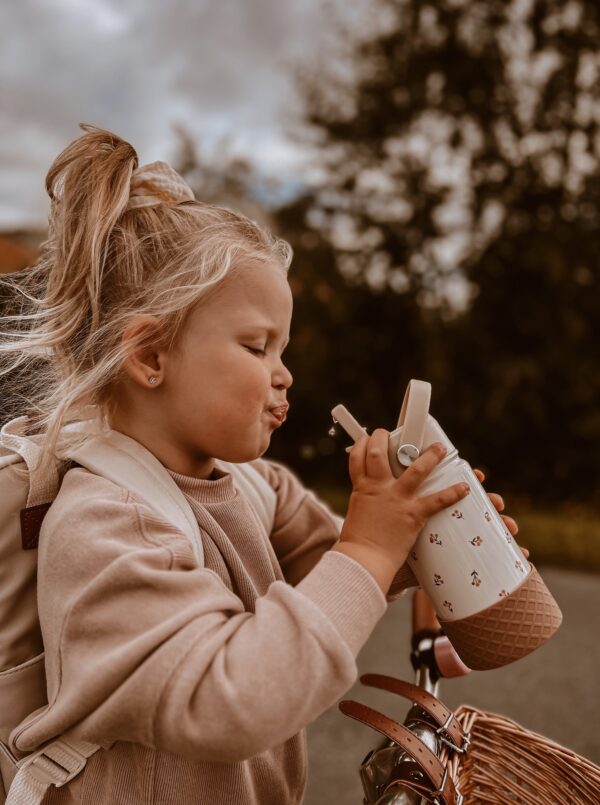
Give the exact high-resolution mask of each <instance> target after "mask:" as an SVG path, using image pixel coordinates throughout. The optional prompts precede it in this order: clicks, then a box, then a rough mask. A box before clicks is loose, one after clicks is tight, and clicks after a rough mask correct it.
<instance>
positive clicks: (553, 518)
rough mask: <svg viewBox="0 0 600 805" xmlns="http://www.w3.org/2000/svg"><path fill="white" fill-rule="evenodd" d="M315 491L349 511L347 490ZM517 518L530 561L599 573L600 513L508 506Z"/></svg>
mask: <svg viewBox="0 0 600 805" xmlns="http://www.w3.org/2000/svg"><path fill="white" fill-rule="evenodd" d="M314 491H315V493H316V494H317V495H318V496H319V497H320V498H321V499H322V500H324V501H325V502H326V503H327V504H328V505H329V506H330V507H331V508H332V509H333V510H334V511H335V512H336V513H337V514H340V515H342V517H343V516H344V515H345V513H346V507H347V505H348V492H346V490H345V489H339V488H335V487H314ZM507 513H508V514H509V515H510V516H511V517H512V518H513V519H515V520H516V521H517V525H518V526H519V533H518V534H517V541H518V543H519V545H522V546H523V547H524V548H528V549H529V552H530V556H531V561H532V562H533V563H534V564H535V565H536V567H540V566H542V565H546V566H548V565H550V566H553V567H561V568H570V569H573V570H584V571H588V572H589V573H600V514H599V513H597V512H595V511H593V510H589V511H588V510H585V509H582V508H576V509H574V510H573V511H572V512H565V511H560V510H557V511H551V510H541V509H529V510H527V511H521V512H519V511H515V510H513V509H510V510H508V509H507Z"/></svg>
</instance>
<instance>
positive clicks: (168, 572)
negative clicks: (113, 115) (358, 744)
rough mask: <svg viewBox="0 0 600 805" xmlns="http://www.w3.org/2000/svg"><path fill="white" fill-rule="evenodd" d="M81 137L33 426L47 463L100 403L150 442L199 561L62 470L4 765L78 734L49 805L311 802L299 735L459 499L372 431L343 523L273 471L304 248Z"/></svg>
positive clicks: (159, 527)
mask: <svg viewBox="0 0 600 805" xmlns="http://www.w3.org/2000/svg"><path fill="white" fill-rule="evenodd" d="M82 128H83V129H84V131H85V132H86V133H85V134H84V135H83V136H81V137H80V138H79V139H77V140H75V141H74V142H73V143H72V144H71V145H69V146H68V147H67V148H66V149H65V150H64V151H63V152H62V153H61V154H60V155H59V156H58V158H57V159H56V160H55V162H54V164H53V165H52V167H51V168H50V171H49V173H48V176H47V182H46V186H47V189H48V192H49V195H50V197H51V199H52V211H51V216H50V234H49V239H48V241H47V242H46V243H45V244H44V249H43V253H42V257H41V259H40V261H39V263H38V265H37V266H36V267H35V268H34V269H32V271H31V272H30V273H31V276H32V277H34V278H37V279H35V282H34V281H33V280H32V282H31V286H32V288H33V287H36V288H38V290H39V289H41V291H42V293H41V297H40V300H38V302H36V303H35V304H36V305H37V306H39V308H40V310H39V311H38V312H37V313H35V314H34V316H33V319H31V320H32V321H33V322H34V326H32V327H31V333H30V334H29V338H28V340H25V341H23V338H21V339H20V340H19V341H15V344H14V346H13V351H15V352H16V351H18V350H20V353H19V354H21V355H22V356H23V360H25V358H26V357H27V358H30V357H31V356H35V355H38V356H39V355H40V354H42V355H44V356H45V367H46V368H45V371H44V372H42V370H43V366H39V367H38V369H37V371H38V372H42V374H39V375H38V377H39V393H38V395H37V398H36V399H35V407H34V410H32V412H31V420H32V424H33V427H34V428H37V429H39V430H43V431H44V432H45V433H46V435H47V445H48V449H49V450H50V451H51V450H53V449H54V447H55V446H56V440H57V438H58V436H59V434H60V429H61V427H62V425H63V424H64V423H66V422H68V421H71V420H73V419H76V418H77V416H78V413H79V412H80V411H81V410H82V409H83V407H84V406H89V405H90V404H92V406H95V410H96V411H97V416H98V421H99V422H101V423H103V426H104V427H110V428H112V429H114V430H116V431H119V432H121V433H122V434H125V435H126V436H128V437H129V438H131V439H134V440H135V441H137V442H138V443H139V444H141V445H143V447H145V448H146V449H147V450H149V451H150V452H151V453H152V454H153V455H154V456H155V457H156V458H157V459H158V460H159V461H160V462H161V463H162V465H163V466H164V467H165V468H166V470H167V471H168V472H169V474H170V475H171V477H172V478H173V479H174V481H175V482H176V483H177V485H178V486H179V487H180V489H181V490H182V492H183V493H184V494H185V496H186V498H187V500H188V501H189V503H190V506H191V507H192V509H193V511H194V513H195V515H196V517H197V519H198V522H199V524H200V525H201V533H202V540H203V548H204V564H203V566H198V563H197V562H196V560H195V558H194V555H193V554H192V550H191V548H190V545H189V543H188V541H187V539H186V537H185V536H184V535H183V534H182V533H181V532H180V531H179V530H178V529H177V528H176V527H175V526H174V525H173V524H171V523H169V522H166V521H165V520H161V519H160V518H158V517H157V515H156V513H155V512H154V511H152V510H151V509H150V508H149V506H148V505H147V504H145V503H144V502H143V501H141V500H139V499H137V498H136V496H135V495H134V494H132V493H131V492H129V491H128V490H127V489H124V488H121V487H119V486H117V485H116V484H115V483H113V482H111V481H108V480H107V479H104V478H102V477H100V476H97V475H95V474H93V473H91V472H89V471H88V470H86V469H83V468H81V467H75V468H73V469H71V470H69V471H68V472H67V473H66V475H65V477H64V480H63V483H62V486H61V488H60V491H59V494H58V497H57V498H56V500H55V501H54V503H53V505H52V507H51V508H50V510H49V511H48V513H47V515H46V517H45V519H44V521H43V525H42V530H41V533H40V548H39V566H38V605H39V614H40V621H41V627H42V634H43V640H44V648H45V652H46V676H47V681H48V701H49V704H48V706H47V707H45V708H42V710H41V711H38V712H36V713H35V714H33V715H32V717H30V718H29V719H28V720H26V724H25V727H24V728H23V725H21V726H20V727H19V728H18V730H14V731H13V733H12V734H11V747H12V748H13V750H14V751H22V752H25V751H32V750H34V749H35V748H36V747H38V746H40V745H41V744H43V743H44V742H46V741H49V740H50V739H52V738H54V737H56V736H59V735H61V734H63V733H64V732H65V731H67V730H69V729H72V728H74V727H75V726H76V728H77V734H78V736H79V737H80V738H81V739H82V740H85V741H89V742H90V743H94V744H99V745H100V746H102V747H103V749H101V750H100V751H97V752H96V753H95V754H94V755H92V756H91V757H90V758H89V760H88V762H87V765H86V766H85V769H84V771H83V772H82V773H80V774H79V775H78V776H77V777H75V778H74V779H73V780H72V781H71V782H70V783H68V784H67V785H66V786H64V787H62V788H51V789H50V791H49V793H48V795H47V798H46V800H45V801H46V802H49V803H60V804H61V805H64V804H66V803H90V804H91V803H93V805H116V803H123V804H124V805H135V803H140V805H141V804H142V803H144V805H146V803H156V805H159V804H160V805H167V804H170V803H172V804H173V805H181V803H198V804H200V803H202V804H203V805H204V804H206V805H220V803H223V805H225V803H226V804H227V805H247V804H248V803H260V804H261V805H271V804H272V805H288V803H289V804H291V803H300V802H301V801H302V797H303V792H304V790H305V786H306V776H307V755H306V735H305V727H306V726H307V725H308V724H310V723H311V722H312V721H314V720H315V719H316V718H317V717H318V716H319V715H320V714H321V713H323V712H324V711H325V710H326V709H327V708H329V707H331V706H332V705H333V704H334V703H335V702H336V700H338V699H339V698H340V697H341V696H343V694H344V693H345V692H346V691H347V690H348V689H349V688H350V687H351V686H352V684H353V683H354V681H355V679H356V676H357V668H356V656H357V654H358V652H359V651H360V649H361V647H362V646H363V644H364V643H365V641H366V640H367V638H368V637H369V635H370V634H371V632H372V630H373V628H374V626H375V624H376V623H377V622H378V620H379V619H380V618H381V616H382V615H383V613H384V612H385V610H386V607H387V600H393V598H394V596H395V595H396V594H397V592H398V590H397V589H396V590H394V591H392V585H393V582H394V578H395V577H396V576H397V574H398V572H399V571H400V568H401V567H402V565H403V564H404V562H405V559H406V557H407V555H408V553H409V551H410V549H411V547H412V545H413V543H414V541H415V539H416V537H417V535H418V533H419V531H420V530H421V528H422V527H423V525H424V523H425V522H426V520H427V519H428V517H430V516H431V515H433V514H435V513H436V512H438V511H440V510H441V509H442V508H444V507H446V506H448V505H453V504H455V503H456V502H457V501H458V500H460V499H461V498H462V497H463V496H464V495H465V494H467V490H466V489H465V488H463V486H462V485H456V486H453V487H450V488H448V489H446V490H444V491H442V492H440V493H437V494H435V495H431V496H428V497H420V496H419V486H420V484H421V483H422V481H423V480H424V479H425V478H426V477H427V475H428V474H429V473H430V472H431V470H432V469H433V468H434V466H435V465H436V464H437V463H438V462H439V461H440V460H441V459H442V457H443V454H442V451H441V449H439V447H436V446H433V447H431V448H430V449H428V450H426V451H425V452H424V453H423V454H422V455H421V456H420V457H419V458H418V459H417V461H415V463H414V464H413V465H412V467H411V468H410V469H408V470H407V471H406V472H405V473H404V474H403V476H402V477H401V478H400V479H396V478H394V477H393V476H392V474H391V471H390V468H389V464H388V460H387V438H388V432H387V431H385V430H383V429H377V430H375V431H374V433H373V434H372V435H371V436H365V437H363V438H362V439H361V440H360V441H358V442H357V443H356V444H355V445H354V447H353V448H352V450H351V452H350V456H349V470H350V476H351V480H352V484H353V492H352V495H351V497H350V501H349V508H348V513H347V516H346V518H345V521H343V527H342V520H341V518H339V517H336V516H335V515H334V514H333V513H332V512H331V510H330V509H329V508H328V507H327V506H326V505H325V504H324V503H323V502H321V501H319V500H318V499H317V497H316V496H315V495H314V494H313V493H312V492H310V491H309V490H307V489H306V488H305V487H304V486H303V485H302V483H301V482H300V480H299V479H298V477H297V476H296V475H295V474H294V473H293V472H291V471H290V470H289V469H288V468H287V467H285V466H284V465H283V464H280V463H278V462H276V461H272V460H269V459H264V458H261V456H262V455H263V454H264V453H265V451H266V450H267V449H268V447H269V443H270V440H271V436H272V434H273V432H274V431H275V430H276V429H277V428H279V427H280V426H281V424H282V423H283V421H284V420H285V417H286V411H287V408H288V405H289V403H288V401H287V396H288V390H289V388H290V386H291V384H292V376H291V374H290V372H289V371H288V369H287V367H286V366H285V364H284V362H283V359H282V353H283V351H284V349H285V347H286V344H287V343H288V340H289V331H290V322H291V317H292V294H291V292H290V288H289V285H288V282H287V270H288V267H289V264H290V260H291V249H290V247H289V246H288V244H286V243H285V242H283V241H281V240H277V239H274V238H273V237H272V236H271V235H270V234H269V233H268V232H267V231H265V230H264V229H263V228H261V227H260V226H258V225H257V224H256V223H255V222H253V221H250V220H248V219H247V218H245V217H244V216H243V215H240V214H238V213H235V212H232V211H230V210H227V209H224V208H221V207H217V206H212V205H207V204H203V203H201V202H199V201H196V200H195V199H194V196H193V194H192V192H191V190H190V189H189V187H188V186H187V185H186V184H185V183H184V182H183V180H182V179H181V177H179V176H178V175H177V174H176V173H175V171H173V170H172V169H171V168H169V166H168V165H166V164H165V163H161V162H159V163H153V164H152V165H147V166H144V167H141V168H139V167H138V159H137V155H136V153H135V151H134V149H133V148H132V146H131V145H129V144H128V143H127V142H124V141H123V140H122V139H120V138H119V137H117V136H116V135H114V134H111V133H110V132H107V131H103V130H101V129H97V128H95V127H92V126H88V125H84V126H82ZM28 297H29V298H30V299H32V300H34V298H35V297H34V295H33V292H32V291H31V292H30V293H29V294H28ZM24 321H25V319H24ZM27 321H30V320H29V319H28V320H27ZM215 459H222V460H224V461H228V462H232V463H243V462H248V463H250V464H251V465H252V467H254V468H255V469H256V470H258V472H259V473H260V474H261V475H262V476H263V477H264V478H265V479H266V480H267V481H268V483H269V484H270V485H271V487H272V488H273V490H275V493H276V495H277V509H276V514H275V523H274V527H273V531H272V533H271V535H270V540H265V538H264V536H263V534H262V533H261V531H260V529H259V528H258V524H257V521H256V519H255V518H254V516H253V512H252V510H251V507H250V506H249V503H248V500H246V499H245V497H244V496H243V495H242V494H240V493H239V491H238V490H237V489H236V487H235V486H234V483H233V479H232V476H231V474H230V473H227V472H223V471H222V470H221V469H219V467H218V466H216V465H215ZM480 477H482V475H481V474H480ZM496 497H497V498H498V500H499V502H498V503H497V506H498V508H500V504H501V500H500V499H499V496H496ZM507 524H508V525H509V527H510V528H511V531H512V532H513V533H515V529H516V525H515V524H514V521H512V520H510V522H508V523H507ZM340 528H341V533H340ZM398 578H400V577H398ZM397 581H398V579H397ZM396 597H397V596H396ZM386 599H387V600H386ZM334 751H335V750H334V747H332V752H334Z"/></svg>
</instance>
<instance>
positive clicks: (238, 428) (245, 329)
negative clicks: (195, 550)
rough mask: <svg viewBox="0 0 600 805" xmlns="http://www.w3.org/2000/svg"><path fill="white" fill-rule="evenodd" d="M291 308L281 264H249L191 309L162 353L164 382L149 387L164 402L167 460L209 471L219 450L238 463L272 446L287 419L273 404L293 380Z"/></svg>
mask: <svg viewBox="0 0 600 805" xmlns="http://www.w3.org/2000/svg"><path fill="white" fill-rule="evenodd" d="M292 307H293V300H292V292H291V290H290V287H289V284H288V281H287V278H286V276H285V274H284V272H283V271H282V270H281V269H280V268H278V267H276V266H270V265H252V266H248V267H245V268H244V269H243V270H241V271H238V272H236V273H235V274H234V275H231V277H230V278H229V282H228V283H227V284H225V285H223V286H221V287H219V288H217V290H216V291H215V293H214V296H213V297H212V298H211V299H209V300H208V301H207V302H206V304H205V305H204V306H202V307H200V308H198V309H196V310H195V311H194V312H193V313H192V314H191V315H190V318H189V319H188V321H187V323H186V326H185V330H184V333H183V335H182V339H181V342H180V344H179V346H178V348H177V349H176V350H175V351H173V352H170V353H159V356H158V357H159V364H161V363H162V367H163V369H164V371H163V373H161V374H162V377H161V382H160V385H158V386H157V387H156V388H152V387H148V388H147V390H146V394H147V395H150V397H151V398H152V399H153V402H155V403H157V404H159V403H160V406H161V411H162V415H161V414H160V413H159V414H158V418H159V419H160V420H161V422H160V426H161V428H162V433H163V436H164V438H161V439H160V442H161V443H162V442H165V444H164V445H163V448H162V452H163V456H164V457H163V456H161V455H157V457H158V458H159V459H160V460H162V461H163V463H165V465H166V466H169V467H170V468H171V469H173V470H174V471H176V472H181V473H182V474H184V475H193V476H195V477H198V478H208V477H210V475H211V473H212V469H213V461H212V459H213V457H216V458H221V459H223V460H225V461H232V462H235V463H238V462H245V461H252V460H253V459H255V458H258V457H259V456H261V455H262V454H263V453H264V452H265V450H266V449H267V448H268V446H269V443H270V440H271V435H272V433H273V431H274V430H275V429H276V428H277V427H279V424H280V423H278V421H277V419H276V418H275V417H274V416H273V415H272V414H271V413H269V409H270V408H272V407H273V406H274V405H275V404H276V403H278V402H284V401H285V400H286V393H287V390H288V388H289V387H290V385H291V383H292V375H291V374H290V372H289V371H288V369H287V368H286V367H285V365H284V363H283V360H282V352H283V350H284V349H285V347H286V345H287V343H288V341H289V331H290V324H291V319H292ZM151 373H152V372H149V374H151ZM154 373H156V372H154ZM153 395H156V396H155V397H154V396H153ZM156 424H158V422H157V423H156ZM166 442H168V444H167V443H166ZM152 449H153V452H155V451H154V448H152ZM155 454H157V453H156V452H155Z"/></svg>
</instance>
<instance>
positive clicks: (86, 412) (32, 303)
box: [0, 124, 292, 461]
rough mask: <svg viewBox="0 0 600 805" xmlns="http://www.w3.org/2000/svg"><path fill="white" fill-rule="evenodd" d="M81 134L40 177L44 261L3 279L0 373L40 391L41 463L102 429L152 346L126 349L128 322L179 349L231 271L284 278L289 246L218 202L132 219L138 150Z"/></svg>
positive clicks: (33, 399)
mask: <svg viewBox="0 0 600 805" xmlns="http://www.w3.org/2000/svg"><path fill="white" fill-rule="evenodd" d="M80 127H81V128H82V129H83V130H84V131H85V132H86V133H85V134H84V135H82V136H80V137H79V138H78V139H76V140H74V141H73V142H72V143H71V144H70V145H69V146H68V147H67V148H65V149H64V150H63V151H62V152H61V153H60V154H59V155H58V157H57V158H56V159H55V160H54V162H53V163H52V166H51V167H50V170H49V171H48V174H47V176H46V190H47V192H48V195H49V196H50V199H51V212H50V217H49V229H48V239H47V240H46V241H45V242H44V243H43V244H42V247H41V254H40V258H39V260H38V261H37V263H36V264H35V265H34V266H33V267H32V268H30V269H27V270H26V271H25V272H19V274H18V275H17V274H15V275H13V277H11V278H8V277H5V278H0V289H1V290H2V291H3V295H6V296H8V297H9V298H10V299H11V305H12V306H14V308H15V309H16V310H18V312H17V313H16V314H14V315H9V316H3V322H4V323H7V322H14V323H15V324H16V325H17V327H16V328H15V329H12V330H6V329H5V327H3V332H2V333H0V361H1V363H0V376H5V375H7V374H8V373H9V372H16V371H17V370H18V372H19V376H20V377H23V378H25V377H27V376H28V375H31V373H32V371H35V384H36V388H35V390H34V391H31V390H29V393H28V394H27V395H25V396H22V397H21V399H23V400H24V401H26V402H27V405H28V407H29V410H28V411H27V414H28V422H29V423H30V426H29V428H28V432H29V433H44V456H43V459H42V460H43V461H46V460H55V456H56V452H55V451H56V450H57V447H58V445H59V444H60V445H61V446H63V447H64V446H69V445H72V444H74V443H77V442H78V441H79V440H80V439H81V438H82V437H81V434H79V436H77V434H74V433H70V434H65V433H64V432H62V429H63V426H64V425H65V424H67V423H69V422H76V421H80V420H87V421H88V422H89V424H90V426H91V428H90V429H89V430H88V432H90V431H92V432H93V431H96V430H97V429H98V428H99V429H100V430H102V429H103V428H105V427H107V417H108V415H109V414H110V412H111V411H112V405H113V402H114V392H115V388H116V386H117V385H118V384H119V381H120V378H121V377H122V374H121V373H122V372H123V371H124V370H123V368H122V364H123V360H124V358H126V357H127V355H129V354H131V353H132V352H133V351H135V350H136V349H138V348H139V347H143V346H144V345H145V343H146V341H147V340H148V339H149V337H150V334H149V333H148V332H144V331H141V332H139V334H138V336H137V337H136V338H134V339H131V340H129V339H128V340H127V342H126V343H123V341H122V334H123V332H124V330H125V328H126V326H127V325H128V323H129V322H130V321H131V319H132V318H133V317H134V316H137V315H139V314H147V315H150V316H156V317H157V318H158V319H159V321H160V325H161V327H160V340H161V344H162V345H163V346H164V348H166V349H172V348H175V347H176V346H177V344H178V340H179V337H180V335H181V333H182V331H183V328H184V325H185V322H186V321H187V318H188V315H189V314H190V313H191V311H192V310H193V309H195V308H196V307H197V306H199V305H202V304H204V303H205V302H206V301H207V300H208V298H209V297H210V296H211V295H212V293H213V292H214V291H215V290H216V289H217V288H218V287H219V286H222V285H223V283H224V282H225V281H226V279H227V277H230V275H231V274H232V272H234V271H237V270H240V269H241V268H242V267H244V268H248V267H249V266H250V265H253V264H261V263H262V264H265V263H268V264H271V265H277V266H280V267H281V269H282V271H284V272H287V270H288V269H289V266H290V262H291V259H292V249H291V247H290V245H289V244H288V243H287V242H286V241H284V240H282V239H279V238H275V237H273V236H272V235H271V234H270V233H269V232H268V231H267V230H266V229H265V228H263V227H261V226H259V225H258V224H257V223H256V222H255V221H252V220H250V219H249V218H247V217H246V216H244V215H242V214H240V213H237V212H234V211H233V210H229V209H227V208H225V207H220V206H217V205H215V204H205V203H203V202H201V201H196V200H190V201H184V202H181V203H177V204H168V203H160V204H157V206H151V207H140V208H137V209H128V210H127V209H126V207H127V204H128V201H129V196H130V181H131V176H132V172H133V171H134V170H135V169H136V168H137V167H138V156H137V154H136V152H135V150H134V148H133V147H132V146H131V145H130V144H129V143H128V142H126V141H125V140H122V139H121V138H120V137H118V136H117V135H115V134H112V133H111V132H109V131H105V130H103V129H100V128H97V127H95V126H91V125H87V124H80ZM2 286H5V287H2ZM7 291H8V293H7ZM18 303H20V304H18ZM154 336H155V337H156V333H154ZM10 355H12V356H13V360H11V361H10V362H9V363H10V365H7V361H6V356H10ZM89 406H92V408H89ZM91 412H94V416H92V417H91V418H90V413H91ZM21 413H25V411H21ZM67 430H68V429H67Z"/></svg>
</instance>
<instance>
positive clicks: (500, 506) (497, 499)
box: [473, 469, 529, 558]
mask: <svg viewBox="0 0 600 805" xmlns="http://www.w3.org/2000/svg"><path fill="white" fill-rule="evenodd" d="M473 472H474V473H475V477H476V478H477V480H478V481H479V483H481V484H482V483H483V482H484V481H485V473H483V472H482V471H481V470H476V469H474V470H473ZM487 496H488V497H489V499H490V500H491V501H492V503H493V504H494V506H495V507H496V510H497V511H498V512H502V511H504V500H503V499H502V496H501V495H499V494H497V492H488V493H487ZM500 517H501V518H502V519H503V520H504V522H505V523H506V527H507V528H508V530H509V531H510V533H511V534H512V535H513V537H514V536H516V535H517V534H518V533H519V526H518V525H517V521H516V520H513V518H512V517H509V516H508V515H506V514H501V515H500ZM519 548H520V549H521V550H522V551H523V553H524V555H525V558H528V557H529V551H528V550H527V548H524V547H523V546H522V545H519Z"/></svg>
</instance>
